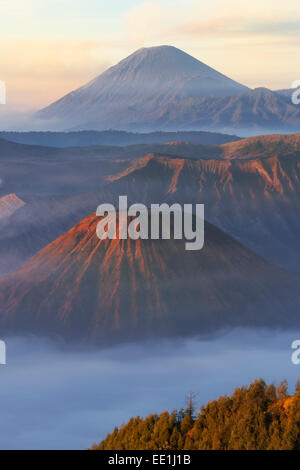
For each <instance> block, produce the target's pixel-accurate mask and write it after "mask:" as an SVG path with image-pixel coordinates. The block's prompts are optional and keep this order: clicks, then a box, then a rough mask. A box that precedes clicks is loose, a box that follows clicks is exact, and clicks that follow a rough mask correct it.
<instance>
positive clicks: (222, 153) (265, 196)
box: [107, 134, 300, 270]
mask: <svg viewBox="0 0 300 470" xmlns="http://www.w3.org/2000/svg"><path fill="white" fill-rule="evenodd" d="M210 151H211V155H213V152H214V153H215V156H212V157H210V158H209V156H208V155H206V157H208V158H207V159H204V158H203V159H198V160H191V159H183V158H180V157H177V158H176V157H171V156H166V155H159V154H150V155H147V156H145V157H143V158H142V159H140V160H137V161H135V162H133V163H132V164H131V166H130V167H129V168H127V169H126V170H124V171H122V172H121V173H119V174H117V175H115V174H114V175H111V176H110V177H107V180H108V183H109V186H108V188H109V191H110V192H111V193H112V194H114V193H115V194H128V196H129V200H130V202H136V201H141V202H144V203H146V204H150V203H151V202H157V203H160V202H163V201H167V202H180V203H204V204H205V214H206V215H205V217H206V218H207V219H208V220H209V221H210V222H212V223H214V224H215V225H217V226H219V227H220V228H222V229H223V230H225V231H226V232H228V233H230V234H231V235H232V236H234V237H235V238H237V239H239V240H241V241H242V243H244V244H247V246H249V247H250V248H252V249H253V250H255V251H257V252H259V253H261V254H262V255H263V256H266V257H268V259H270V260H271V261H272V262H276V263H279V264H281V265H283V266H286V267H289V268H293V269H296V270H299V267H300V255H299V256H298V253H299V249H298V248H299V247H298V244H299V234H300V222H299V220H300V204H299V200H300V134H295V135H290V136H277V135H274V136H263V137H256V138H249V139H244V140H241V141H239V142H233V143H229V144H225V145H222V146H219V147H215V148H210Z"/></svg>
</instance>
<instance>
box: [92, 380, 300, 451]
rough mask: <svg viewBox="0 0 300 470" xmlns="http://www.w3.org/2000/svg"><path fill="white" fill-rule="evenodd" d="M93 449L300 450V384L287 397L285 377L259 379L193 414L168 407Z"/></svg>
mask: <svg viewBox="0 0 300 470" xmlns="http://www.w3.org/2000/svg"><path fill="white" fill-rule="evenodd" d="M92 448H93V449H94V450H123V449H124V450H146V449H153V450H182V449H185V450H229V449H234V450H255V449H256V450H284V449H286V450H300V383H298V384H297V387H296V392H295V394H294V395H292V396H289V395H288V391H287V382H286V381H283V382H281V384H280V385H279V387H277V388H276V387H275V386H274V385H266V384H265V382H264V381H263V380H262V379H260V380H256V381H255V382H254V383H253V384H251V385H250V386H249V387H242V388H237V389H236V390H235V391H234V393H233V394H232V396H230V397H228V396H223V397H220V398H219V399H218V400H215V401H211V402H209V403H208V404H207V405H206V406H205V407H204V406H203V407H201V410H200V412H199V414H198V416H195V413H194V404H193V400H192V399H191V400H189V403H188V406H187V408H186V409H185V410H183V409H182V410H180V411H179V412H176V411H173V412H172V413H171V414H170V413H168V412H167V411H164V412H163V413H162V414H161V415H159V416H158V415H156V414H152V415H149V416H148V417H146V418H145V419H142V418H140V417H137V418H131V419H130V421H129V422H128V423H127V424H124V425H123V426H121V428H120V429H118V428H117V427H116V428H115V429H114V431H113V433H112V434H108V435H107V437H106V438H105V439H104V440H103V441H102V442H100V444H99V445H93V447H92Z"/></svg>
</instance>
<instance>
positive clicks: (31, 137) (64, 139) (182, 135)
mask: <svg viewBox="0 0 300 470" xmlns="http://www.w3.org/2000/svg"><path fill="white" fill-rule="evenodd" d="M0 137H1V138H2V139H6V140H9V141H11V142H18V143H20V144H28V145H42V146H50V147H87V146H91V145H92V146H113V147H115V146H128V145H141V144H163V143H168V142H191V143H194V144H200V145H219V144H224V143H226V142H232V141H235V140H239V137H237V136H235V135H227V134H217V133H215V132H204V131H195V132H188V131H183V132H161V131H160V132H149V133H147V134H141V133H132V132H125V131H113V130H110V131H102V132H101V131H81V132H80V131H79V132H0Z"/></svg>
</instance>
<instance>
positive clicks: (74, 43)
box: [0, 0, 300, 111]
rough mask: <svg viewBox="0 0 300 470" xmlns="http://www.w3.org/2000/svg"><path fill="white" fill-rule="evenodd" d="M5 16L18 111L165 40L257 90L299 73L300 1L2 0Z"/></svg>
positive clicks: (4, 75) (5, 74) (11, 100)
mask: <svg viewBox="0 0 300 470" xmlns="http://www.w3.org/2000/svg"><path fill="white" fill-rule="evenodd" d="M0 15H1V20H2V21H1V29H0V58H1V60H0V63H1V68H0V80H2V81H5V83H6V87H7V104H8V106H9V107H10V109H17V110H25V111H28V110H30V109H38V108H41V107H43V106H46V105H47V104H49V103H51V102H52V101H54V100H56V99H58V98H60V97H61V96H63V95H64V94H65V93H67V92H69V91H71V90H73V89H76V88H77V87H79V86H81V85H83V84H84V83H86V82H88V81H89V80H91V79H92V78H94V77H95V76H97V75H98V74H100V73H101V72H103V71H104V70H105V69H106V68H108V67H109V66H111V65H114V64H115V63H116V62H118V61H119V60H121V59H122V58H124V57H126V56H127V55H129V54H131V53H132V52H134V51H135V50H136V49H139V48H140V47H148V46H156V45H161V44H168V45H173V46H176V47H178V48H180V49H183V50H184V51H186V52H188V53H189V54H191V55H193V56H195V57H196V58H197V59H199V60H201V61H203V62H205V63H207V64H208V65H210V66H212V67H214V68H216V69H217V70H219V71H220V72H222V73H224V74H226V75H229V76H230V77H231V78H233V79H235V80H237V81H240V82H242V83H243V84H245V85H248V86H250V87H256V86H266V87H268V88H271V89H279V88H290V87H291V84H292V82H293V81H295V80H298V79H300V76H299V73H300V72H299V63H300V34H299V32H300V2H299V0H286V1H285V2H282V1H278V0H264V1H263V2H262V1H261V0H251V1H249V0H247V1H246V0H152V1H151V0H146V1H144V0H110V1H109V2H107V0H105V1H103V0H1V2H0Z"/></svg>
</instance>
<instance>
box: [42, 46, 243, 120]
mask: <svg viewBox="0 0 300 470" xmlns="http://www.w3.org/2000/svg"><path fill="white" fill-rule="evenodd" d="M247 90H248V88H247V87H245V86H244V85H241V84H240V83H237V82H235V81H234V80H231V79H230V78H228V77H226V76H225V75H223V74H222V73H220V72H218V71H216V70H214V69H213V68H211V67H209V66H208V65H206V64H204V63H203V62H200V61H199V60H197V59H196V58H194V57H192V56H191V55H189V54H187V53H186V52H184V51H182V50H180V49H177V48H176V47H173V46H156V47H149V48H142V49H138V50H137V51H135V52H134V53H133V54H131V55H129V56H128V57H126V58H125V59H123V60H121V61H120V62H119V63H118V64H116V65H114V66H113V67H110V68H109V69H108V70H106V71H105V72H104V73H102V74H101V75H100V76H98V77H96V78H95V79H93V80H92V81H91V82H89V83H87V84H86V85H84V86H82V87H81V88H79V89H77V90H75V91H72V92H71V93H69V94H68V95H66V96H64V97H63V98H61V99H60V100H58V101H56V102H55V103H53V104H51V105H50V106H48V107H47V108H45V109H43V110H41V111H40V112H39V113H38V117H39V118H44V119H58V120H63V121H65V122H66V123H68V124H69V125H70V123H71V122H73V123H74V124H75V123H76V122H77V123H82V125H83V128H92V127H93V125H92V124H89V123H91V122H94V123H97V126H96V127H97V128H102V129H108V128H119V129H120V128H121V127H123V128H128V127H130V125H131V123H134V122H140V121H142V122H146V120H147V119H150V120H151V115H153V113H157V110H158V109H159V108H160V107H162V106H167V105H170V104H172V103H176V102H178V101H180V100H182V99H189V98H191V99H194V98H199V97H204V96H224V95H236V94H238V93H241V92H243V91H247Z"/></svg>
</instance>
